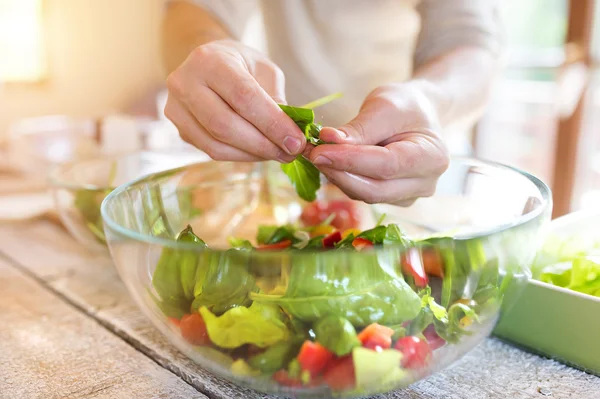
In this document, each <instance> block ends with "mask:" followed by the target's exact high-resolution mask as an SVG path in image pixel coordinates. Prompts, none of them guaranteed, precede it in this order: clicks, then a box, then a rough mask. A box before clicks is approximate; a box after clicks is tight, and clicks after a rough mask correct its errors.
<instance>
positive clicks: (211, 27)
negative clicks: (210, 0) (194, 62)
mask: <svg viewBox="0 0 600 399" xmlns="http://www.w3.org/2000/svg"><path fill="white" fill-rule="evenodd" d="M230 38H231V35H230V34H229V32H227V30H226V29H225V28H224V27H223V25H222V24H221V23H220V22H219V21H218V20H217V19H216V18H215V17H213V16H212V15H211V14H210V13H208V12H207V11H205V10H204V9H203V8H202V7H200V6H197V5H194V4H192V3H189V2H186V1H171V2H170V3H169V4H168V5H167V9H166V11H165V16H164V19H163V26H162V56H163V63H164V66H165V69H166V72H167V74H169V73H171V72H172V71H174V70H175V69H176V68H177V67H178V66H179V65H180V64H181V63H182V62H183V61H185V59H186V58H187V56H188V55H189V54H190V52H191V51H192V50H193V49H195V48H196V47H198V46H201V45H203V44H205V43H208V42H211V41H214V40H222V39H230Z"/></svg>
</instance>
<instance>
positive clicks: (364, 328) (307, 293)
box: [152, 118, 500, 393]
mask: <svg viewBox="0 0 600 399" xmlns="http://www.w3.org/2000/svg"><path fill="white" fill-rule="evenodd" d="M306 120H307V121H309V120H310V118H307V119H306ZM330 205H332V204H328V205H327V206H324V204H321V203H318V202H315V203H312V204H309V205H307V208H305V210H306V209H308V208H310V207H319V209H329V210H332V214H331V215H329V216H328V217H326V218H324V219H322V218H321V217H320V216H319V217H318V218H315V217H312V216H311V217H304V218H301V219H302V220H303V221H305V222H304V223H303V224H297V225H296V224H294V225H291V224H290V225H280V226H259V227H258V229H257V234H256V237H255V239H254V240H253V241H250V240H247V239H240V238H234V237H232V238H230V239H229V243H230V245H231V247H232V248H231V249H228V250H225V251H212V250H210V248H208V246H207V245H206V244H205V243H204V241H202V240H201V239H200V238H199V237H197V236H196V235H195V234H194V232H193V231H192V229H191V227H189V226H188V227H187V228H185V229H184V230H183V231H182V232H181V233H180V234H179V235H178V236H177V240H179V241H185V242H187V243H189V244H191V245H195V246H197V248H196V250H189V249H186V250H179V251H175V250H173V249H171V248H165V249H163V253H162V255H161V257H160V259H159V261H158V264H157V267H156V270H155V271H154V274H153V278H152V285H153V287H154V292H153V293H152V294H153V295H154V297H155V301H156V303H157V306H158V308H159V309H160V310H161V311H162V312H163V313H164V314H165V316H167V317H168V318H170V320H171V321H172V322H173V323H174V324H175V325H179V328H180V330H181V334H182V336H183V338H184V339H186V340H187V341H188V342H189V343H190V345H194V346H196V347H211V348H214V349H217V350H218V351H220V352H219V353H222V354H223V355H226V356H233V358H234V359H235V360H234V361H232V362H231V363H230V367H231V371H232V373H234V374H235V375H240V376H251V377H258V376H264V377H267V378H270V379H271V380H272V381H273V382H275V383H278V384H280V385H283V386H288V387H302V386H306V387H308V386H318V385H322V384H325V385H327V386H328V387H329V388H330V389H331V390H333V391H345V392H356V393H361V392H367V391H368V392H373V391H376V390H377V389H378V387H379V388H381V387H386V386H391V385H394V384H397V383H398V382H399V381H401V380H403V379H404V378H406V377H407V376H408V375H409V374H410V373H412V372H414V371H418V370H420V369H426V368H427V367H428V366H429V362H430V361H431V358H432V356H433V354H434V353H435V350H437V349H439V348H441V347H444V346H446V345H451V344H454V343H457V342H460V341H461V339H462V337H464V336H465V335H468V334H470V328H472V327H473V326H476V325H477V324H479V323H480V322H481V318H482V314H483V311H484V309H485V306H489V305H490V304H494V303H495V302H494V300H495V299H496V297H497V295H499V287H498V285H499V283H500V279H499V272H498V269H499V264H498V262H497V261H494V260H493V259H488V257H487V256H486V254H487V252H486V251H487V250H488V248H487V245H488V244H487V243H485V242H483V241H481V240H478V239H475V240H464V241H459V240H453V239H451V238H448V237H435V238H431V239H428V240H419V241H414V240H411V239H409V238H408V237H407V236H406V234H405V233H404V232H403V230H402V229H401V228H400V226H398V225H396V224H393V223H390V224H384V223H383V220H384V217H382V218H381V219H380V220H379V221H378V222H377V224H376V225H375V226H374V227H373V228H371V229H368V230H363V231H360V230H357V229H356V228H357V223H358V222H357V220H358V219H354V218H347V219H344V220H339V219H336V217H335V215H334V214H333V209H335V210H337V212H340V210H344V211H345V212H346V213H348V214H350V212H349V211H350V210H351V207H350V205H349V204H341V203H339V201H338V202H336V203H335V204H334V206H330ZM313 216H314V215H313ZM310 220H312V221H313V223H312V224H311V223H307V222H306V221H310ZM334 223H335V226H334ZM336 226H343V230H341V229H340V228H339V227H336ZM374 248H377V249H378V250H377V251H374V250H373V249H374ZM271 251H277V255H276V258H275V259H277V263H273V262H270V261H269V259H270V256H269V253H270V252H271ZM286 254H289V256H286ZM434 287H436V288H435V289H434Z"/></svg>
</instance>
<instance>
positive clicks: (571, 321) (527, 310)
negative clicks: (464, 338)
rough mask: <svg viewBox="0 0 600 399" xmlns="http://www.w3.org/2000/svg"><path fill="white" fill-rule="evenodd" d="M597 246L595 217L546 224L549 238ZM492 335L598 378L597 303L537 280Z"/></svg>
mask: <svg viewBox="0 0 600 399" xmlns="http://www.w3.org/2000/svg"><path fill="white" fill-rule="evenodd" d="M551 236H558V237H561V238H566V239H568V238H572V237H585V238H586V239H587V240H586V241H589V242H590V243H592V242H594V241H596V242H598V241H600V214H598V213H596V214H590V213H579V212H578V213H573V214H570V215H567V216H564V217H561V218H558V219H556V220H554V221H553V222H551V223H550V232H549V237H551ZM494 335H496V336H497V337H499V338H501V339H503V340H506V341H508V342H511V343H513V344H516V345H518V346H521V347H523V348H525V349H527V350H529V351H531V352H535V353H538V354H540V355H543V356H546V357H549V358H552V359H555V360H558V361H560V362H562V363H565V364H568V365H570V366H573V367H576V368H578V369H581V370H584V371H587V372H589V373H592V374H596V375H598V376H600V298H597V297H593V296H591V295H587V294H581V293H578V292H575V291H571V290H568V289H564V288H561V287H555V286H553V285H550V284H546V283H543V282H541V281H537V280H531V281H529V282H528V283H527V286H526V287H525V288H524V290H523V292H522V294H521V295H520V296H519V298H518V299H517V300H516V301H515V302H514V304H513V306H511V307H510V308H509V309H508V310H507V311H506V312H505V313H504V314H503V315H502V317H501V319H500V321H499V323H498V325H497V326H496V329H495V330H494Z"/></svg>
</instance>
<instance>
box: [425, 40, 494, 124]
mask: <svg viewBox="0 0 600 399" xmlns="http://www.w3.org/2000/svg"><path fill="white" fill-rule="evenodd" d="M499 70H500V61H499V60H498V57H497V56H495V55H494V54H492V53H491V52H490V51H488V50H487V49H484V48H477V47H461V48H456V49H455V50H452V51H449V52H448V53H446V54H444V55H442V56H440V57H437V58H435V59H432V60H431V61H429V62H427V63H426V64H424V65H422V66H420V67H418V68H417V70H416V71H415V73H414V82H415V83H416V84H418V85H419V86H420V87H422V88H423V91H424V93H425V94H426V96H427V97H428V98H429V99H430V100H432V102H433V104H434V107H435V108H436V109H437V112H438V116H439V118H440V122H441V123H442V125H443V127H449V126H452V127H455V126H457V125H459V126H461V127H462V126H469V125H472V124H473V123H475V122H476V120H477V119H478V118H479V117H480V116H481V114H482V112H483V110H484V108H485V105H486V103H487V100H488V97H489V93H490V89H491V86H492V84H493V81H494V78H495V77H496V75H497V73H498V71H499Z"/></svg>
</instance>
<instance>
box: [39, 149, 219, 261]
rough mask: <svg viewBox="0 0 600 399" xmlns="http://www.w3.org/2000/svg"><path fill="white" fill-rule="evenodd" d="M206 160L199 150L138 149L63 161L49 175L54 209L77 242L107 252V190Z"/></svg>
mask: <svg viewBox="0 0 600 399" xmlns="http://www.w3.org/2000/svg"><path fill="white" fill-rule="evenodd" d="M208 159H209V158H208V157H207V156H206V155H205V154H204V153H200V152H198V153H191V152H188V151H186V152H183V153H179V152H167V151H139V152H129V153H122V154H114V155H105V156H97V157H93V158H90V159H85V160H76V161H72V162H65V163H62V164H60V165H58V166H56V167H55V168H54V169H53V170H52V172H51V174H50V184H51V186H50V188H51V191H52V196H53V198H54V203H55V208H56V211H57V213H58V216H59V218H60V220H61V222H62V223H63V225H64V226H65V228H66V229H67V230H68V231H69V232H70V233H71V235H72V236H73V237H74V238H75V239H76V240H77V241H78V242H79V243H81V244H82V245H83V246H85V247H86V248H88V249H90V250H92V251H106V241H105V238H104V230H103V226H102V217H101V215H100V205H101V204H102V201H103V200H104V198H105V197H106V195H107V194H108V193H110V192H111V191H112V190H113V189H114V188H115V187H117V186H119V185H121V184H124V183H126V182H128V181H131V180H134V179H137V178H140V177H142V176H144V175H148V174H152V173H156V172H159V171H164V170H168V169H173V168H177V167H181V166H183V165H187V164H192V163H198V162H202V161H205V160H208Z"/></svg>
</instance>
